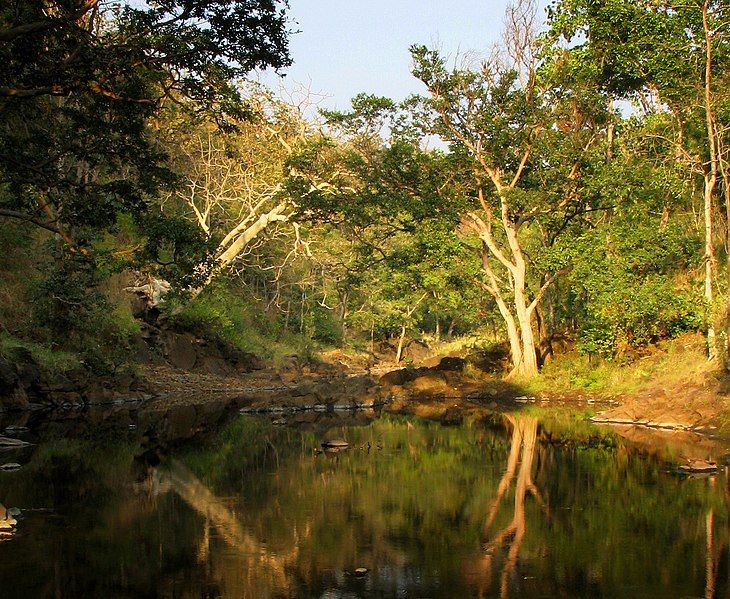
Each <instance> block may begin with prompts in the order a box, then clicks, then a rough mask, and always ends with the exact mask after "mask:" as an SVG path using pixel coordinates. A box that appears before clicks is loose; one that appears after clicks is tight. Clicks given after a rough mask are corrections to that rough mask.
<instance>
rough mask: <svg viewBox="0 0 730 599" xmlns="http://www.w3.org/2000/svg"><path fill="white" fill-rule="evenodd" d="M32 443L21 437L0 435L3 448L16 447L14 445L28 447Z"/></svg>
mask: <svg viewBox="0 0 730 599" xmlns="http://www.w3.org/2000/svg"><path fill="white" fill-rule="evenodd" d="M28 445H30V443H28V442H27V441H22V440H20V439H13V438H11V437H0V447H2V448H6V449H7V448H14V447H27V446H28Z"/></svg>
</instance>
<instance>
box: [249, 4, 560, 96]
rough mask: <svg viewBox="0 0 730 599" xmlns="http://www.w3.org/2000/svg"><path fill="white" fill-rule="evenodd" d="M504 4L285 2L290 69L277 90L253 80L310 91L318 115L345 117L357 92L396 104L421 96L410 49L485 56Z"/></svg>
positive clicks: (268, 78)
mask: <svg viewBox="0 0 730 599" xmlns="http://www.w3.org/2000/svg"><path fill="white" fill-rule="evenodd" d="M507 4H508V0H390V1H388V0H290V7H291V9H290V11H289V14H290V17H291V18H292V19H293V21H294V23H293V29H295V30H298V31H299V33H296V34H294V35H293V36H292V37H291V41H290V50H291V56H292V58H293V59H294V65H293V66H292V67H290V68H288V69H285V70H284V71H282V72H283V73H285V74H286V76H285V78H284V80H283V82H282V81H280V80H279V78H278V77H277V76H276V75H275V74H273V73H271V72H267V73H264V74H262V75H261V76H260V80H261V81H262V82H263V83H266V84H268V85H269V86H270V87H273V88H275V89H276V88H277V87H279V86H280V85H282V84H283V86H284V87H285V88H286V89H289V90H295V91H296V89H297V88H300V87H303V88H306V89H309V90H310V91H311V92H312V94H313V96H314V97H317V99H318V101H319V106H320V107H322V108H337V109H347V108H348V107H349V106H350V99H351V98H352V97H353V96H354V95H355V94H357V93H360V92H366V93H371V94H375V95H378V96H386V97H389V98H393V99H395V100H401V99H403V98H405V97H406V96H408V95H410V94H412V93H422V92H424V91H425V90H424V89H423V87H422V85H421V84H420V83H419V82H418V81H417V80H416V79H415V78H414V77H413V76H412V75H411V73H410V54H409V52H408V48H409V47H410V46H411V45H412V44H414V43H418V44H426V45H427V46H429V47H436V48H438V49H440V50H441V51H442V53H444V54H445V55H446V56H449V57H451V58H453V57H455V56H457V55H462V54H465V53H471V52H477V53H480V54H486V53H487V52H488V50H489V49H490V48H491V47H492V46H493V44H494V43H496V42H499V40H500V35H501V30H502V21H503V17H504V12H505V8H506V7H507ZM540 5H541V6H545V5H546V0H541V1H540ZM540 14H541V15H543V14H544V12H543V11H542V10H541V13H540ZM296 95H297V94H296V93H295V96H296ZM294 99H296V98H294Z"/></svg>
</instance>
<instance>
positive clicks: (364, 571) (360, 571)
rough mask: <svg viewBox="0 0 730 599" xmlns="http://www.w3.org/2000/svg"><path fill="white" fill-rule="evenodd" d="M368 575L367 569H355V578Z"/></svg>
mask: <svg viewBox="0 0 730 599" xmlns="http://www.w3.org/2000/svg"><path fill="white" fill-rule="evenodd" d="M367 573H368V569H367V568H356V569H355V576H365V574H367Z"/></svg>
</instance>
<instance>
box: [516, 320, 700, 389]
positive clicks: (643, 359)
mask: <svg viewBox="0 0 730 599" xmlns="http://www.w3.org/2000/svg"><path fill="white" fill-rule="evenodd" d="M713 368H714V367H712V366H711V365H708V362H707V358H706V357H705V355H704V341H703V339H702V337H701V336H700V335H696V334H688V335H683V336H681V337H679V338H677V339H672V340H669V341H664V342H662V343H660V344H659V345H657V346H656V347H654V348H652V349H651V351H650V353H648V354H646V355H643V356H640V357H634V359H633V360H626V359H624V360H623V361H622V360H613V361H610V360H603V359H599V358H595V357H594V358H593V359H589V358H588V357H587V356H581V355H579V354H578V353H577V352H570V353H568V354H564V355H559V356H557V357H556V358H555V359H554V360H553V361H552V362H550V363H549V364H548V365H546V366H545V367H544V368H543V370H542V373H541V375H540V376H539V377H537V378H536V379H533V380H529V381H520V382H519V383H520V384H521V385H523V386H525V387H526V389H527V390H528V391H530V392H531V393H537V392H540V391H545V392H558V391H562V392H564V391H566V390H574V391H585V392H590V393H595V394H598V395H635V394H637V393H640V392H642V391H645V390H647V389H649V388H656V387H662V388H673V387H678V386H682V385H695V384H696V385H702V384H703V382H704V381H706V380H707V377H708V376H709V375H711V373H712V370H713Z"/></svg>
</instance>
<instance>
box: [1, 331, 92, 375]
mask: <svg viewBox="0 0 730 599" xmlns="http://www.w3.org/2000/svg"><path fill="white" fill-rule="evenodd" d="M22 354H30V356H32V358H33V359H34V360H35V361H36V362H37V363H38V364H39V365H40V367H41V368H42V369H43V370H45V371H46V372H49V373H51V374H58V373H61V372H65V371H68V370H71V369H73V368H77V367H79V366H80V361H79V357H78V356H77V355H76V354H73V353H70V352H64V351H57V350H54V349H52V348H50V347H48V346H46V345H41V344H39V343H33V342H31V341H25V340H22V339H18V338H17V337H14V336H13V335H11V334H9V333H6V332H4V331H2V332H0V356H2V357H3V358H5V359H7V360H9V361H11V362H12V361H15V360H17V359H18V358H20V357H21V355H22Z"/></svg>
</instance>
